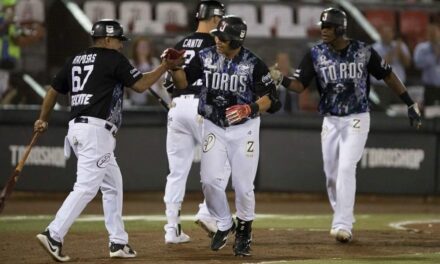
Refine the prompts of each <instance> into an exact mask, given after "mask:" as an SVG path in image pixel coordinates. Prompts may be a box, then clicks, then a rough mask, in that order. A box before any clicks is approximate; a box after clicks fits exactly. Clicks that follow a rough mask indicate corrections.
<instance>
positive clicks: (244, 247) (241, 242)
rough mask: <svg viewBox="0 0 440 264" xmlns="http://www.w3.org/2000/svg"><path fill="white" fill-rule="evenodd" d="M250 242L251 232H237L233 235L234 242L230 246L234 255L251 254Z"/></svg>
mask: <svg viewBox="0 0 440 264" xmlns="http://www.w3.org/2000/svg"><path fill="white" fill-rule="evenodd" d="M251 242H252V234H239V233H238V232H237V233H236V235H235V242H234V245H233V246H232V248H233V249H234V255H235V256H241V257H247V256H250V255H251Z"/></svg>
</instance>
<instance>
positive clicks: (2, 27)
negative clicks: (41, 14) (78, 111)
mask: <svg viewBox="0 0 440 264" xmlns="http://www.w3.org/2000/svg"><path fill="white" fill-rule="evenodd" d="M15 4H16V0H2V1H1V12H0V99H1V103H2V104H9V103H13V102H14V103H25V100H26V98H25V94H27V93H26V92H25V91H21V90H19V89H18V87H17V84H16V83H18V80H20V79H21V78H20V76H21V74H20V73H19V71H20V70H21V69H20V53H21V52H20V51H21V49H20V47H23V46H25V45H29V44H32V43H34V42H36V41H38V40H40V39H41V38H42V37H43V35H44V28H43V27H42V26H41V24H39V23H32V24H29V25H27V26H21V25H17V24H16V23H15V20H14V18H15Z"/></svg>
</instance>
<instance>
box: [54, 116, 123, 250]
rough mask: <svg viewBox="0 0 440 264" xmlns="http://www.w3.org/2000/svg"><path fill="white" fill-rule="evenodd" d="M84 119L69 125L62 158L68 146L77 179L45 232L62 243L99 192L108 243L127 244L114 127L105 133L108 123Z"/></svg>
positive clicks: (96, 119)
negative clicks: (75, 167) (113, 133)
mask: <svg viewBox="0 0 440 264" xmlns="http://www.w3.org/2000/svg"><path fill="white" fill-rule="evenodd" d="M86 118H87V119H88V123H74V121H73V120H71V121H70V122H69V131H68V134H67V137H66V142H65V143H66V144H65V151H66V156H69V155H70V147H72V149H73V151H74V153H75V155H76V157H77V158H78V163H77V178H76V182H75V184H74V186H73V191H72V192H70V194H69V196H67V198H66V200H65V201H64V203H63V205H62V206H61V208H60V209H59V210H58V212H57V214H56V216H55V219H54V220H53V221H52V222H51V223H50V225H49V227H48V229H49V231H50V235H51V236H52V237H53V238H54V239H56V240H58V241H60V242H63V240H64V236H65V235H66V233H67V231H68V230H69V228H70V226H71V225H72V224H73V222H74V221H75V219H76V218H77V217H78V216H79V215H80V214H81V212H82V211H83V210H84V208H85V207H86V205H87V204H88V203H89V202H90V201H91V200H92V199H93V198H94V197H95V196H96V193H97V192H98V190H99V189H101V192H102V203H103V209H104V217H105V226H106V228H107V231H108V233H109V240H110V242H115V243H118V244H127V243H128V234H127V233H126V232H125V230H124V223H123V221H122V200H123V189H122V175H121V171H120V170H119V166H118V164H117V163H116V159H115V156H114V153H113V151H114V148H115V145H116V140H115V138H114V137H113V135H112V133H111V132H113V131H114V130H115V129H116V127H115V126H113V127H112V129H111V130H112V131H109V130H107V129H106V128H105V124H106V123H108V124H110V123H109V122H106V121H105V120H102V119H98V118H93V117H86Z"/></svg>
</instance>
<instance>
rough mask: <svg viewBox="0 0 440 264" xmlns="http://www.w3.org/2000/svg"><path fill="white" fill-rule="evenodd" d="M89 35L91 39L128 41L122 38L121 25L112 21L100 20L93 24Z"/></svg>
mask: <svg viewBox="0 0 440 264" xmlns="http://www.w3.org/2000/svg"><path fill="white" fill-rule="evenodd" d="M90 35H91V36H92V38H104V37H112V38H118V39H120V40H123V41H125V40H128V38H127V37H126V36H124V29H123V28H122V26H121V24H119V22H118V21H116V20H113V19H102V20H99V21H97V22H95V24H93V27H92V32H91V33H90Z"/></svg>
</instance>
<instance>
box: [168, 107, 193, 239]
mask: <svg viewBox="0 0 440 264" xmlns="http://www.w3.org/2000/svg"><path fill="white" fill-rule="evenodd" d="M174 103H175V104H176V107H173V108H171V109H170V112H169V113H168V128H167V143H166V144H167V156H168V164H169V170H170V173H169V174H168V176H167V182H166V185H165V195H164V202H165V206H166V210H165V215H166V217H167V224H166V225H165V227H164V229H165V243H169V244H177V243H185V242H188V241H189V240H190V238H189V236H188V235H186V234H185V233H183V232H182V229H181V225H180V209H181V206H182V202H183V198H184V196H185V189H186V181H187V179H188V174H189V171H190V169H191V165H192V162H193V156H194V146H195V140H194V136H193V134H192V128H191V125H190V124H189V122H192V120H191V119H192V118H191V117H189V118H188V115H189V116H192V113H191V108H189V105H187V104H188V102H186V101H185V100H183V99H178V98H176V99H175V100H174Z"/></svg>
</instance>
